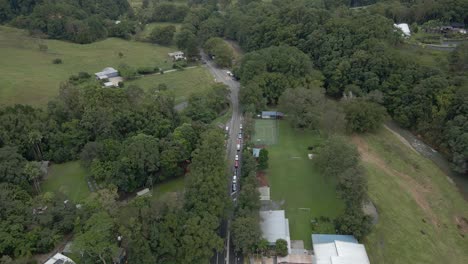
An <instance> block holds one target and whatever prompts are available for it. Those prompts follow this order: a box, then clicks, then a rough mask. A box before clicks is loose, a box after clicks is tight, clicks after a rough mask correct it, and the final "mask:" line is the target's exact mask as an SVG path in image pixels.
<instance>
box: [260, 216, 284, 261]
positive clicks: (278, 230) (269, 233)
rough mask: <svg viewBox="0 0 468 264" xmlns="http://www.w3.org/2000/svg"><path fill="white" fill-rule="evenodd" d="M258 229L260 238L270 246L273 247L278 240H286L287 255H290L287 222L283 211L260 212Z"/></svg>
mask: <svg viewBox="0 0 468 264" xmlns="http://www.w3.org/2000/svg"><path fill="white" fill-rule="evenodd" d="M260 229H261V230H262V237H263V238H264V239H266V240H267V241H268V242H269V244H270V245H275V244H276V240H278V239H284V240H286V242H288V253H291V237H290V235H289V220H288V219H287V218H286V217H285V213H284V210H275V211H260Z"/></svg>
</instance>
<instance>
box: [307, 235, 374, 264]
mask: <svg viewBox="0 0 468 264" xmlns="http://www.w3.org/2000/svg"><path fill="white" fill-rule="evenodd" d="M312 245H313V247H314V255H315V261H314V263H316V264H335V263H339V264H370V261H369V257H368V256H367V252H366V248H365V247H364V245H363V244H359V243H358V241H357V240H356V238H354V236H350V235H323V234H312Z"/></svg>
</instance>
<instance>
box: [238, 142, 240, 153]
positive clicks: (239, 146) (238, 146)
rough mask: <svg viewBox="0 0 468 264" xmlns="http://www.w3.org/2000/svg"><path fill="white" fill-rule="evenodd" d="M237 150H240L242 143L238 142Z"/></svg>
mask: <svg viewBox="0 0 468 264" xmlns="http://www.w3.org/2000/svg"><path fill="white" fill-rule="evenodd" d="M237 151H240V144H239V143H237Z"/></svg>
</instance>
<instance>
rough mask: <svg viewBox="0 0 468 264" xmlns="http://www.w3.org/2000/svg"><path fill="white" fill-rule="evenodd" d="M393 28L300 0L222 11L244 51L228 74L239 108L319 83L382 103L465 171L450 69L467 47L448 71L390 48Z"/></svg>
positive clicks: (460, 97) (394, 44)
mask: <svg viewBox="0 0 468 264" xmlns="http://www.w3.org/2000/svg"><path fill="white" fill-rule="evenodd" d="M214 17H215V18H216V17H217V15H215V16H214ZM215 18H213V19H215ZM207 20H210V18H208V19H207ZM393 23H394V22H393V21H392V20H390V19H387V18H385V17H383V16H381V15H378V14H373V13H371V12H369V11H367V10H360V11H359V10H347V9H336V10H334V11H328V10H325V9H319V8H315V7H314V5H312V4H311V3H310V2H304V1H291V2H284V1H283V2H280V1H278V2H273V3H259V2H254V3H250V4H248V5H245V6H244V5H239V6H236V7H233V8H231V9H229V11H228V12H226V15H225V28H224V36H225V37H227V38H230V39H235V40H237V41H238V42H239V44H240V45H241V47H242V48H243V49H244V50H246V51H250V53H248V54H246V55H245V56H244V59H243V61H242V62H241V64H240V67H239V69H238V70H236V71H235V72H236V75H237V76H238V77H239V78H240V80H241V83H242V84H243V89H242V90H241V98H242V101H243V102H244V103H245V104H246V105H245V108H244V110H245V111H257V110H260V109H262V108H263V106H264V105H265V104H273V105H274V104H276V103H277V100H278V98H279V96H280V95H281V94H282V92H283V91H284V90H285V88H294V87H299V86H303V87H307V86H309V85H310V84H309V83H313V84H314V85H315V86H317V85H319V86H320V85H322V83H323V87H324V88H325V91H326V94H327V95H329V96H332V97H335V98H340V97H341V96H342V95H343V94H347V95H349V94H352V95H353V96H354V97H364V98H366V99H367V100H370V101H373V102H376V103H380V104H382V105H383V106H385V108H386V110H387V112H388V113H389V114H390V116H391V117H393V119H394V120H396V121H397V122H398V123H399V124H400V125H402V126H403V127H405V128H408V129H410V130H412V131H414V132H415V133H417V134H421V135H423V136H424V137H425V138H426V139H427V140H428V141H429V142H430V143H431V144H432V145H434V146H437V147H438V148H440V149H441V150H443V151H446V152H448V153H450V156H451V160H452V162H453V164H454V168H455V169H456V170H458V171H459V172H462V173H466V171H467V159H468V156H467V153H466V152H465V150H466V149H467V146H468V141H467V138H466V137H465V136H463V135H464V134H466V133H467V127H466V126H464V125H461V121H462V120H466V116H467V115H468V112H467V111H466V109H465V108H464V107H462V105H463V104H466V100H467V97H466V94H467V92H466V90H467V89H468V82H467V77H466V71H461V70H456V69H462V68H463V65H465V64H466V56H464V55H463V54H465V53H466V45H460V46H459V47H458V48H457V50H456V51H455V52H454V55H453V56H452V59H451V60H450V62H451V65H450V68H451V71H447V70H446V69H444V68H442V67H438V66H428V65H427V64H422V63H419V62H418V61H417V60H414V59H412V58H408V57H405V56H404V55H402V54H401V53H399V52H398V51H397V49H398V48H399V47H400V46H401V45H403V44H402V42H401V36H400V35H399V34H398V33H397V32H395V30H394V28H393ZM289 67H290V68H289ZM313 69H316V70H313ZM250 73H253V74H250ZM288 76H289V78H288ZM460 146H462V147H460ZM461 149H464V150H461Z"/></svg>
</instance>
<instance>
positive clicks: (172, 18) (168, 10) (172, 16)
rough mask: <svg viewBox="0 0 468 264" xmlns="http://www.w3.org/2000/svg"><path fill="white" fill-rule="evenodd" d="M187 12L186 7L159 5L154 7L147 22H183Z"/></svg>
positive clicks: (168, 4)
mask: <svg viewBox="0 0 468 264" xmlns="http://www.w3.org/2000/svg"><path fill="white" fill-rule="evenodd" d="M188 12H189V9H188V7H186V6H184V5H177V4H172V3H161V4H157V5H156V6H155V7H154V10H153V14H152V17H151V20H150V21H148V22H176V23H180V22H182V21H183V20H184V18H185V16H186V15H187V13H188Z"/></svg>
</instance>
